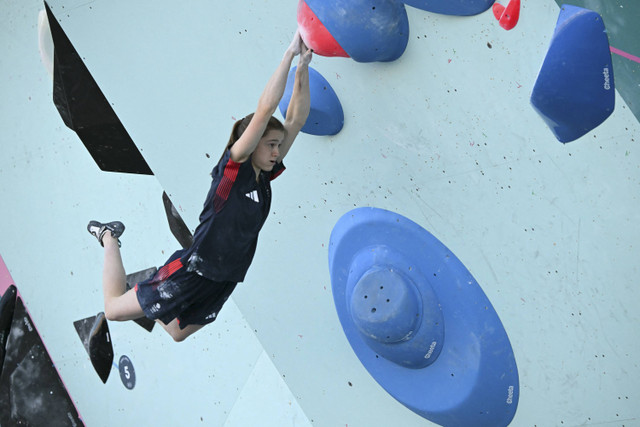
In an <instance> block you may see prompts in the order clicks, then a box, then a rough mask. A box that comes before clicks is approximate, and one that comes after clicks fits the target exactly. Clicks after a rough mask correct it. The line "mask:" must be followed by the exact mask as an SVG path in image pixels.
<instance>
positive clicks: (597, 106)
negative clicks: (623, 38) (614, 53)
mask: <svg viewBox="0 0 640 427" xmlns="http://www.w3.org/2000/svg"><path fill="white" fill-rule="evenodd" d="M531 104H532V106H533V108H534V109H535V110H536V111H537V112H538V114H540V116H541V117H542V118H543V119H544V121H545V122H546V123H547V125H548V126H549V128H551V130H552V131H553V133H554V134H555V136H556V138H557V139H558V140H559V141H560V142H563V143H567V142H571V141H573V140H575V139H578V138H580V137H581V136H583V135H584V134H586V133H587V132H590V131H591V130H593V129H594V128H596V127H597V126H598V125H600V124H601V123H602V122H604V121H605V120H606V119H607V117H609V116H610V115H611V113H613V110H614V108H615V87H614V82H613V66H612V63H611V52H610V48H609V40H608V38H607V33H606V30H605V27H604V23H603V21H602V17H601V16H600V15H598V14H597V13H596V12H594V11H592V10H589V9H583V8H581V7H576V6H568V5H563V6H562V7H561V9H560V15H559V16H558V22H557V23H556V29H555V32H554V33H553V37H552V39H551V44H550V46H549V50H548V51H547V55H546V57H545V59H544V62H543V63H542V67H541V68H540V72H539V73H538V78H537V80H536V82H535V85H534V87H533V91H532V93H531Z"/></svg>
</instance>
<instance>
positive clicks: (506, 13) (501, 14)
mask: <svg viewBox="0 0 640 427" xmlns="http://www.w3.org/2000/svg"><path fill="white" fill-rule="evenodd" d="M493 16H495V17H496V19H497V20H498V24H500V26H501V27H502V28H504V29H505V30H507V31H508V30H510V29H512V28H513V27H515V26H516V24H517V23H518V18H520V0H511V1H510V2H509V4H508V5H507V7H504V6H503V5H501V4H500V3H497V2H496V3H494V4H493Z"/></svg>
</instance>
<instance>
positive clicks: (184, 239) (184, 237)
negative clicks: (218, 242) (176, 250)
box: [162, 191, 193, 249]
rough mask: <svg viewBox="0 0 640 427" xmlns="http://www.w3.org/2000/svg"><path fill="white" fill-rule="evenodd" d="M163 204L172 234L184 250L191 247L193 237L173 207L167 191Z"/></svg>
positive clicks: (164, 194) (163, 196) (163, 194)
mask: <svg viewBox="0 0 640 427" xmlns="http://www.w3.org/2000/svg"><path fill="white" fill-rule="evenodd" d="M162 203H164V211H165V213H166V214H167V221H169V229H170V230H171V233H172V234H173V236H174V237H175V238H176V240H177V241H178V243H180V245H181V246H182V247H183V248H184V249H187V248H189V247H191V244H192V243H193V235H192V234H191V231H189V227H187V224H185V222H184V220H183V219H182V217H181V216H180V214H179V213H178V211H177V210H176V208H175V206H173V203H171V199H169V196H168V195H167V192H166V191H165V192H163V193H162Z"/></svg>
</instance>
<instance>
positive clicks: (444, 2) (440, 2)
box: [402, 0, 495, 16]
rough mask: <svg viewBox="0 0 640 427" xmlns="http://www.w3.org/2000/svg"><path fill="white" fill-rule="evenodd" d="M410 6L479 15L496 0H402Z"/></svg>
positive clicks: (427, 9) (465, 14)
mask: <svg viewBox="0 0 640 427" xmlns="http://www.w3.org/2000/svg"><path fill="white" fill-rule="evenodd" d="M402 2H403V3H404V4H406V5H408V6H413V7H416V8H418V9H422V10H426V11H428V12H434V13H442V14H444V15H459V16H469V15H477V14H479V13H482V12H484V11H485V10H487V9H489V8H490V7H491V5H492V4H493V3H494V2H495V0H402Z"/></svg>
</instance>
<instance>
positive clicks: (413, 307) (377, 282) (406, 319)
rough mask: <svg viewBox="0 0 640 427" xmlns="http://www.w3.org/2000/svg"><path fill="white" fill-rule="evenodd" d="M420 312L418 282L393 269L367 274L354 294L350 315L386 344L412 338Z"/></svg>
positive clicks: (361, 329) (373, 337)
mask: <svg viewBox="0 0 640 427" xmlns="http://www.w3.org/2000/svg"><path fill="white" fill-rule="evenodd" d="M421 313H422V306H421V304H420V301H419V299H418V293H417V291H416V289H415V285H413V284H412V283H410V282H409V281H407V280H404V278H403V277H401V276H400V275H399V274H397V273H395V272H394V271H393V269H376V270H374V271H370V272H369V273H367V274H365V275H364V276H363V277H362V278H361V279H360V280H359V281H358V283H357V284H356V286H355V288H354V290H353V294H352V295H351V317H353V322H354V323H355V324H356V326H357V327H358V329H359V330H360V333H362V334H364V335H365V336H366V337H368V338H370V339H373V340H376V341H379V342H381V343H384V344H388V343H396V342H401V341H407V340H409V339H411V338H412V336H413V335H414V334H415V332H416V331H417V330H418V327H419V326H420V323H419V320H420V317H421Z"/></svg>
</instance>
